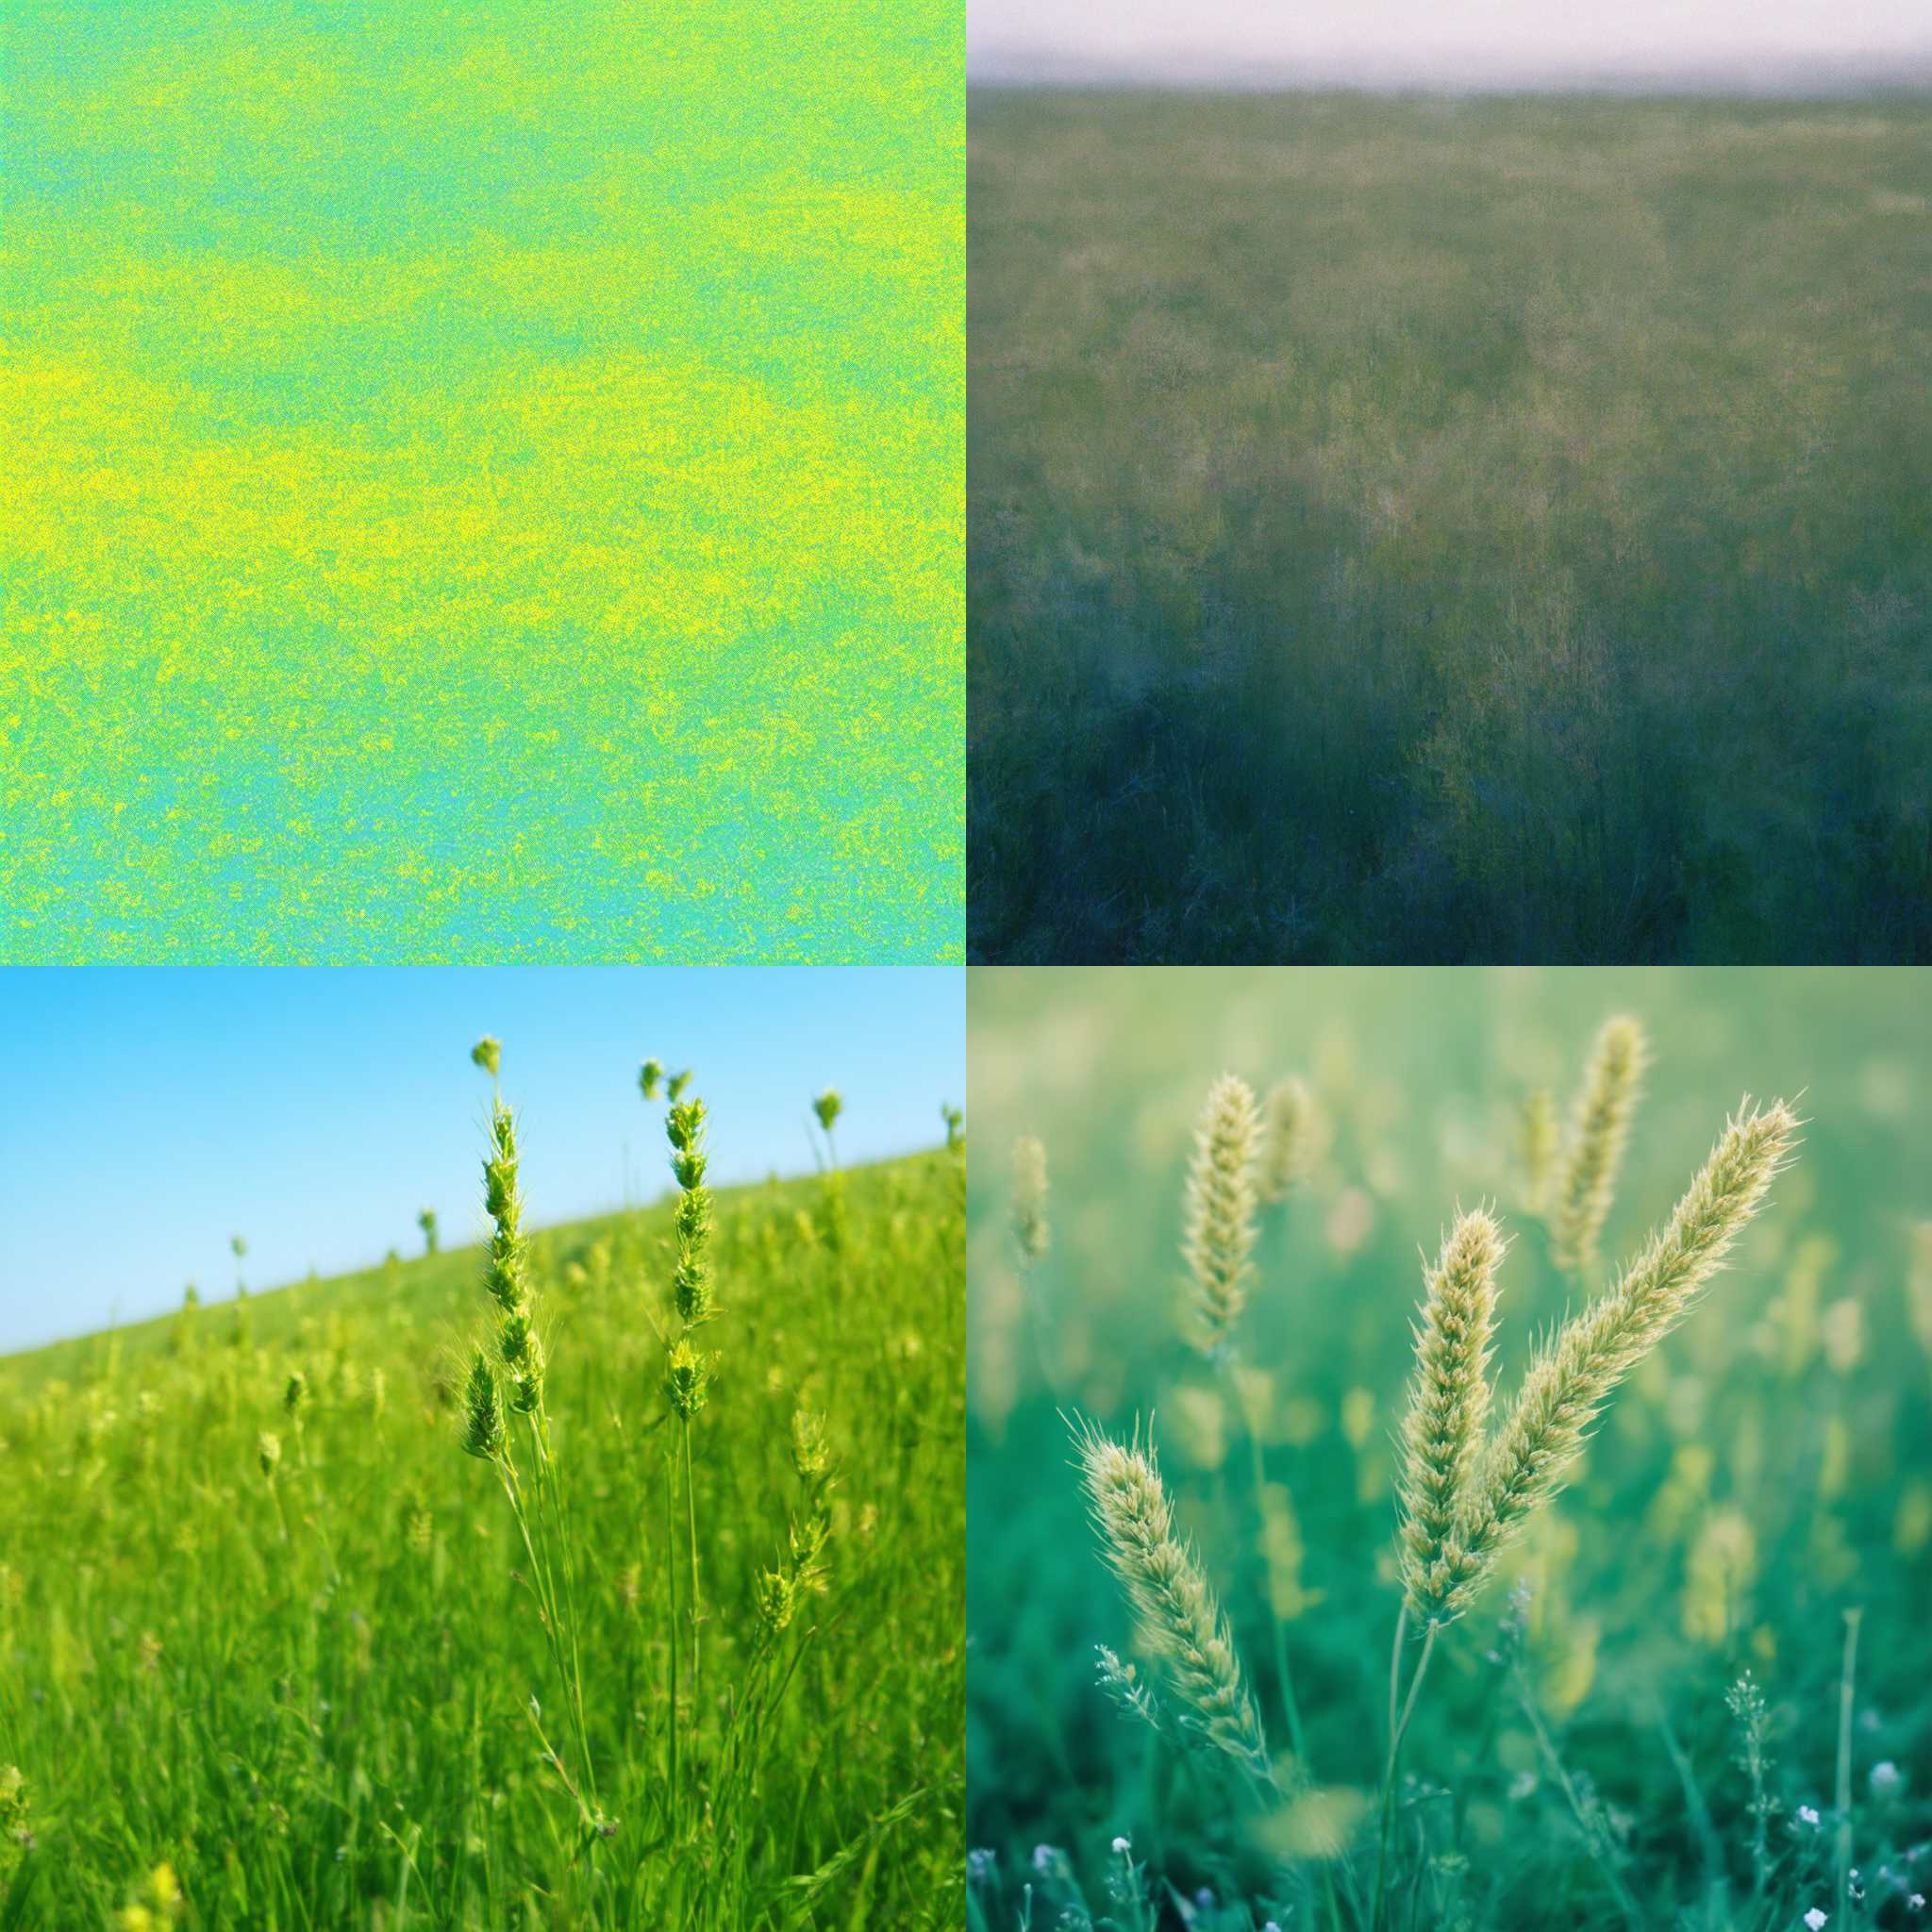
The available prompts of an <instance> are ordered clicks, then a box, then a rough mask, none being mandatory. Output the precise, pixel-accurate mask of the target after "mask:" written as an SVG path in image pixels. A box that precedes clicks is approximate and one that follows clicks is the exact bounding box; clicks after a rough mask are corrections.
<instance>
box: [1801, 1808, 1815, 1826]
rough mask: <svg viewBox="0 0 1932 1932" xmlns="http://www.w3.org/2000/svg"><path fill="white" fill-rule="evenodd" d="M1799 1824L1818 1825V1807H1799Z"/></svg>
mask: <svg viewBox="0 0 1932 1932" xmlns="http://www.w3.org/2000/svg"><path fill="white" fill-rule="evenodd" d="M1798 1823H1799V1824H1817V1823H1818V1810H1817V1807H1815V1806H1812V1805H1800V1806H1799V1807H1798Z"/></svg>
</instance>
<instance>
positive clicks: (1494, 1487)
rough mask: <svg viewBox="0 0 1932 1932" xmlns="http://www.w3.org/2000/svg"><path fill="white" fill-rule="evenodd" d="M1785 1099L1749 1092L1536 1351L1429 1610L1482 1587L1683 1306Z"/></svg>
mask: <svg viewBox="0 0 1932 1932" xmlns="http://www.w3.org/2000/svg"><path fill="white" fill-rule="evenodd" d="M1798 1125H1799V1123H1798V1120H1797V1117H1796V1116H1795V1115H1794V1114H1793V1113H1792V1112H1791V1110H1790V1108H1789V1107H1787V1106H1786V1105H1785V1103H1784V1102H1783V1101H1776V1102H1774V1103H1773V1104H1772V1105H1771V1106H1770V1107H1768V1108H1763V1109H1762V1110H1757V1109H1753V1108H1751V1107H1750V1105H1749V1103H1748V1102H1747V1103H1746V1104H1745V1106H1744V1108H1741V1109H1740V1111H1739V1113H1738V1114H1737V1115H1736V1117H1735V1118H1733V1119H1732V1120H1731V1121H1730V1122H1729V1123H1728V1124H1726V1126H1725V1128H1724V1134H1723V1136H1722V1137H1721V1138H1720V1140H1719V1141H1718V1143H1717V1145H1716V1146H1715V1147H1714V1148H1713V1149H1712V1150H1711V1154H1710V1158H1709V1159H1708V1160H1707V1161H1706V1162H1705V1164H1704V1167H1703V1170H1702V1171H1701V1172H1700V1173H1699V1174H1698V1175H1697V1178H1696V1179H1695V1180H1693V1181H1692V1182H1691V1188H1690V1191H1689V1192H1687V1193H1686V1194H1685V1196H1684V1198H1683V1199H1682V1200H1681V1201H1679V1202H1678V1203H1677V1207H1676V1211H1675V1212H1674V1214H1673V1215H1672V1216H1671V1219H1670V1221H1669V1223H1668V1224H1666V1225H1665V1226H1664V1227H1663V1228H1662V1229H1660V1230H1659V1231H1658V1232H1657V1233H1655V1234H1653V1235H1652V1236H1651V1238H1650V1241H1649V1243H1648V1245H1647V1246H1646V1247H1645V1248H1644V1251H1643V1253H1642V1254H1641V1255H1640V1256H1639V1257H1638V1258H1637V1259H1636V1260H1635V1261H1634V1262H1633V1263H1632V1264H1631V1265H1630V1266H1629V1267H1628V1268H1627V1269H1626V1270H1625V1271H1624V1274H1623V1276H1622V1277H1621V1278H1620V1279H1619V1281H1618V1282H1617V1284H1616V1286H1615V1287H1614V1288H1612V1289H1610V1290H1608V1291H1607V1292H1606V1293H1604V1294H1602V1295H1600V1296H1598V1298H1597V1299H1596V1300H1595V1301H1594V1302H1592V1303H1591V1306H1590V1307H1587V1308H1586V1309H1584V1310H1583V1312H1582V1313H1581V1314H1578V1315H1575V1316H1573V1317H1572V1318H1571V1320H1570V1321H1569V1322H1568V1323H1566V1324H1564V1326H1563V1328H1562V1329H1561V1330H1560V1332H1559V1333H1558V1334H1557V1337H1556V1340H1555V1341H1553V1342H1552V1343H1551V1344H1549V1345H1548V1346H1547V1347H1545V1348H1544V1349H1542V1350H1541V1351H1540V1353H1539V1354H1538V1356H1537V1358H1536V1359H1535V1361H1534V1362H1532V1363H1531V1365H1530V1367H1529V1369H1528V1371H1527V1372H1526V1373H1525V1374H1524V1378H1523V1386H1522V1388H1521V1390H1520V1391H1518V1393H1517V1396H1516V1400H1515V1402H1514V1403H1513V1404H1512V1405H1511V1407H1510V1409H1509V1412H1508V1414H1507V1416H1506V1417H1505V1418H1504V1420H1503V1422H1502V1424H1501V1426H1500V1427H1499V1429H1498V1431H1497V1434H1496V1437H1495V1440H1494V1441H1492V1442H1491V1446H1490V1449H1489V1452H1488V1454H1487V1455H1486V1456H1485V1457H1484V1461H1483V1470H1482V1478H1481V1482H1480V1485H1479V1493H1478V1494H1476V1495H1475V1496H1474V1497H1473V1498H1472V1501H1471V1507H1470V1508H1469V1510H1468V1512H1467V1514H1466V1515H1465V1516H1464V1517H1463V1519H1462V1520H1461V1521H1459V1522H1458V1524H1457V1529H1456V1533H1455V1536H1454V1538H1453V1539H1452V1541H1451V1545H1450V1546H1449V1547H1448V1548H1446V1549H1445V1552H1444V1558H1445V1561H1444V1568H1443V1573H1442V1582H1441V1589H1440V1591H1438V1592H1437V1594H1438V1596H1439V1598H1440V1603H1439V1607H1437V1609H1436V1611H1435V1614H1437V1615H1439V1616H1443V1615H1449V1616H1453V1615H1454V1614H1455V1613H1456V1612H1457V1610H1460V1609H1462V1608H1464V1607H1467V1605H1468V1603H1469V1601H1470V1599H1471V1598H1472V1597H1474V1594H1475V1592H1476V1591H1477V1590H1478V1589H1479V1588H1480V1587H1481V1585H1482V1582H1483V1579H1484V1578H1485V1576H1486V1575H1487V1574H1488V1573H1489V1569H1490V1566H1491V1564H1492V1563H1493V1562H1494V1560H1495V1557H1496V1554H1497V1552H1498V1551H1499V1550H1500V1549H1502V1548H1503V1546H1504V1545H1505V1544H1506V1543H1507V1541H1509V1539H1510V1538H1511V1537H1512V1536H1513V1535H1514V1534H1515V1533H1516V1532H1517V1530H1519V1529H1520V1528H1521V1527H1522V1525H1523V1524H1524V1522H1525V1521H1526V1520H1527V1519H1528V1518H1529V1517H1530V1516H1531V1515H1532V1514H1534V1513H1535V1511H1536V1510H1537V1509H1539V1508H1541V1507H1542V1505H1543V1504H1545V1503H1547V1502H1548V1501H1549V1500H1550V1499H1551V1498H1552V1497H1553V1496H1555V1495H1556V1494H1557V1491H1560V1490H1561V1489H1562V1487H1563V1485H1564V1483H1565V1482H1566V1481H1567V1480H1568V1478H1569V1474H1570V1471H1571V1468H1572V1467H1573V1465H1574V1463H1575V1460H1576V1458H1577V1457H1578V1456H1579V1455H1580V1454H1581V1453H1582V1450H1583V1446H1584V1443H1585V1441H1586V1440H1587V1438H1588V1436H1589V1432H1590V1426H1591V1424H1592V1423H1593V1422H1594V1421H1595V1420H1596V1417H1597V1415H1598V1413H1599V1412H1600V1411H1601V1409H1602V1407H1603V1405H1604V1403H1605V1402H1606V1401H1607V1399H1608V1397H1609V1394H1610V1392H1611V1391H1612V1390H1614V1389H1615V1388H1616V1386H1617V1384H1618V1383H1619V1382H1621V1381H1622V1380H1623V1379H1624V1376H1625V1375H1626V1374H1629V1372H1630V1370H1631V1369H1632V1368H1633V1367H1634V1366H1635V1365H1636V1363H1637V1362H1638V1361H1639V1360H1641V1358H1642V1357H1644V1356H1646V1355H1648V1354H1649V1353H1650V1351H1651V1350H1652V1349H1654V1348H1655V1347H1656V1346H1657V1343H1658V1342H1660V1341H1662V1340H1663V1339H1664V1337H1665V1336H1666V1335H1668V1334H1669V1333H1670V1332H1671V1330H1672V1329H1673V1328H1674V1327H1675V1326H1676V1325H1677V1324H1678V1323H1679V1322H1680V1321H1682V1320H1683V1318H1684V1316H1685V1315H1686V1313H1688V1312H1689V1310H1690V1307H1691V1304H1692V1302H1693V1301H1694V1300H1695V1299H1696V1296H1697V1293H1698V1291H1699V1290H1700V1289H1702V1288H1703V1287H1704V1286H1705V1284H1706V1283H1707V1282H1708V1281H1709V1280H1710V1278H1711V1276H1712V1275H1714V1274H1716V1273H1717V1271H1718V1270H1719V1269H1720V1268H1721V1267H1722V1266H1723V1265H1724V1257H1726V1255H1728V1254H1729V1252H1730V1248H1731V1244H1732V1242H1733V1241H1736V1240H1737V1238H1738V1235H1739V1233H1740V1231H1741V1230H1742V1229H1743V1227H1744V1225H1745V1224H1746V1223H1748V1222H1749V1221H1750V1220H1751V1218H1752V1216H1753V1215H1754V1214H1756V1213H1757V1209H1758V1208H1759V1207H1760V1206H1761V1205H1762V1203H1763V1200H1764V1196H1765V1192H1766V1191H1767V1190H1768V1189H1769V1188H1770V1186H1771V1184H1772V1182H1773V1181H1774V1179H1775V1178H1776V1177H1777V1175H1778V1174H1780V1173H1782V1172H1783V1169H1784V1166H1785V1162H1786V1157H1787V1156H1788V1155H1789V1154H1790V1152H1791V1150H1792V1148H1793V1146H1794V1145H1795V1144H1796V1139H1797V1131H1798Z"/></svg>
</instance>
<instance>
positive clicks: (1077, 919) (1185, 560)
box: [968, 91, 1932, 963]
mask: <svg viewBox="0 0 1932 1932" xmlns="http://www.w3.org/2000/svg"><path fill="white" fill-rule="evenodd" d="M969 170H970V196H969V224H970V226H969V238H968V248H969V258H970V263H971V287H970V315H969V331H968V332H969V356H970V381H971V409H970V415H971V422H970V427H969V444H968V447H969V458H968V463H969V508H968V523H969V540H968V610H969V643H968V651H969V684H970V691H971V708H970V745H969V774H970V776H969V844H970V850H971V858H970V872H971V887H972V892H971V922H972V926H971V933H970V944H971V947H972V952H973V957H974V958H982V959H988V960H994V961H1009V962H1016V963H1026V962H1054V961H1065V962H1072V963H1084V962H1121V961H1125V962H1132V961H1150V962H1158V961H1173V962H1190V961H1198V960H1207V961H1229V962H1241V961H1252V962H1269V961H1279V962H1292V963H1306V962H1317V963H1319V962H1324V961H1327V962H1335V963H1357V962H1395V963H1400V962H1413V963H1434V962H1446V963H1455V962H1459V961H1485V960H1516V961H1524V962H1546V963H1588V962H1591V961H1601V960H1609V961H1627V962H1633V963H1636V962H1642V963H1649V962H1673V961H1677V962H1686V963H1696V962H1719V963H1722V962H1725V961H1733V960H1736V961H1765V962H1769V963H1776V962H1781V961H1786V960H1809V961H1848V962H1853V961H1855V962H1882V961H1893V962H1897V961H1909V960H1924V959H1925V958H1932V913H1928V908H1932V796H1928V792H1927V786H1926V777H1925V760H1924V746H1925V744H1926V742H1927V740H1928V735H1932V632H1928V627H1927V626H1928V618H1927V610H1928V591H1932V523H1928V511H1927V505H1928V503H1932V455H1928V452H1932V390H1928V388H1927V385H1926V383H1925V382H1924V369H1925V367H1926V366H1927V364H1928V361H1932V274H1928V267H1927V262H1928V257H1927V249H1926V232H1927V229H1926V224H1927V219H1928V209H1932V200H1928V194H1927V184H1928V181H1932V104H1928V102H1927V100H1926V98H1925V97H1924V96H1923V95H1911V94H1900V95H1897V96H1874V97H1872V98H1863V99H1842V100H1822V99H1807V100H1742V99H1738V100H1728V99H1719V98H1708V99H1707V98H1668V99H1633V98H1615V97H1588V96H1576V97H1560V96H1549V97H1541V98H1509V99H1484V100H1465V101H1457V100H1435V99H1425V98H1401V99H1398V98H1375V97H1371V96H1366V95H1348V94H1316V95H1270V94H1252V95H1243V96H1223V97H1217V96H1213V95H1205V94H1198V93H1178V92H1176V93H1171V94H1159V93H1125V92H1096V91H1086V92H1052V91H1040V92H1031V91H1013V92H978V93H976V94H975V96H974V99H973V101H972V103H971V107H970V113H969Z"/></svg>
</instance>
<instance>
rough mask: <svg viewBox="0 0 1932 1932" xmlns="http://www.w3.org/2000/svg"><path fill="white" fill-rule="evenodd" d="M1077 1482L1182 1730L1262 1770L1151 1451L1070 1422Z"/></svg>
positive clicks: (1234, 1660)
mask: <svg viewBox="0 0 1932 1932" xmlns="http://www.w3.org/2000/svg"><path fill="white" fill-rule="evenodd" d="M1074 1453H1075V1456H1076V1457H1077V1465H1076V1466H1077V1467H1078V1469H1079V1471H1080V1479H1081V1485H1082V1487H1083V1488H1084V1489H1085V1491H1086V1492H1087V1503H1088V1508H1089V1511H1090V1513H1091V1517H1092V1521H1093V1528H1094V1532H1095V1534H1096V1535H1097V1536H1098V1537H1099V1539H1100V1546H1101V1554H1102V1556H1103V1557H1104V1558H1105V1560H1106V1562H1107V1566H1108V1569H1109V1570H1111V1571H1112V1572H1113V1574H1114V1575H1115V1577H1116V1578H1117V1579H1118V1580H1119V1582H1120V1585H1121V1589H1122V1591H1124V1594H1125V1596H1126V1599H1127V1605H1128V1607H1129V1608H1130V1609H1131V1610H1132V1611H1133V1613H1134V1617H1135V1620H1136V1622H1137V1624H1139V1626H1140V1632H1141V1642H1142V1644H1143V1645H1144V1647H1145V1648H1146V1649H1147V1650H1148V1651H1150V1652H1151V1653H1152V1654H1153V1655H1154V1656H1155V1657H1158V1659H1159V1660H1160V1663H1161V1666H1162V1669H1163V1670H1164V1671H1165V1673H1166V1675H1167V1678H1168V1682H1169V1684H1170V1685H1171V1687H1172V1689H1173V1691H1174V1698H1175V1700H1176V1702H1177V1703H1178V1704H1179V1705H1180V1706H1181V1716H1180V1722H1181V1724H1182V1727H1183V1728H1184V1729H1185V1730H1186V1731H1187V1732H1188V1733H1189V1735H1190V1736H1191V1737H1193V1738H1194V1739H1196V1740H1199V1741H1201V1742H1203V1743H1207V1744H1210V1745H1212V1746H1213V1747H1214V1748H1215V1749H1216V1750H1220V1751H1224V1752H1226V1753H1227V1754H1228V1756H1229V1757H1234V1758H1236V1759H1238V1760H1239V1761H1240V1762H1241V1764H1243V1765H1244V1766H1245V1767H1246V1768H1247V1769H1248V1770H1250V1771H1252V1772H1255V1773H1256V1774H1263V1775H1265V1774H1266V1772H1267V1766H1268V1752H1267V1746H1266V1744H1265V1742H1264V1741H1263V1739H1262V1736H1261V1724H1260V1720H1259V1718H1258V1717H1257V1715H1256V1712H1255V1706H1254V1700H1253V1699H1252V1698H1251V1697H1250V1696H1249V1694H1248V1690H1247V1685H1246V1683H1245V1681H1244V1680H1243V1677H1242V1674H1241V1661H1240V1659H1239V1658H1238V1657H1236V1655H1235V1649H1234V1641H1233V1640H1232V1638H1231V1637H1230V1636H1229V1635H1228V1629H1227V1620H1226V1618H1225V1617H1224V1615H1223V1614H1222V1610H1221V1605H1220V1603H1219V1601H1218V1599H1217V1598H1216V1597H1215V1594H1214V1591H1213V1589H1212V1587H1211V1586H1210V1585H1209V1583H1208V1578H1207V1575H1206V1574H1205V1573H1204V1572H1203V1570H1202V1568H1201V1564H1200V1560H1199V1558H1198V1557H1196V1556H1195V1555H1194V1552H1193V1550H1192V1548H1191V1546H1190V1545H1189V1543H1188V1542H1187V1541H1186V1540H1185V1539H1184V1538H1183V1537H1180V1536H1178V1535H1176V1534H1175V1531H1174V1511H1173V1509H1172V1507H1170V1505H1169V1503H1168V1500H1167V1491H1166V1490H1165V1489H1164V1488H1163V1486H1162V1484H1161V1480H1160V1470H1159V1468H1158V1464H1157V1463H1156V1461H1155V1457H1154V1447H1153V1444H1152V1442H1151V1441H1150V1442H1148V1443H1147V1445H1146V1446H1145V1447H1142V1445H1141V1437H1140V1431H1139V1430H1138V1429H1136V1431H1135V1433H1134V1435H1133V1437H1132V1438H1131V1439H1130V1440H1129V1441H1125V1442H1118V1441H1114V1440H1113V1438H1112V1437H1110V1436H1108V1434H1107V1433H1106V1432H1105V1431H1104V1430H1102V1429H1100V1428H1098V1427H1097V1426H1095V1425H1094V1424H1091V1423H1088V1422H1081V1423H1077V1424H1074Z"/></svg>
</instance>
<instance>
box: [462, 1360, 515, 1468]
mask: <svg viewBox="0 0 1932 1932" xmlns="http://www.w3.org/2000/svg"><path fill="white" fill-rule="evenodd" d="M505 1441H506V1436H505V1432H504V1424H503V1403H502V1399H501V1398H500V1397H499V1395H498V1393H497V1389H496V1377H495V1375H494V1374H491V1369H490V1362H489V1359H488V1357H486V1356H485V1355H484V1353H483V1351H482V1350H481V1349H480V1348H479V1349H478V1350H477V1351H476V1353H475V1356H473V1357H471V1361H470V1375H469V1380H468V1381H467V1382H465V1383H464V1385H463V1447H464V1448H465V1449H467V1450H468V1451H469V1452H470V1454H471V1455H472V1456H480V1457H484V1459H485V1460H490V1459H491V1458H493V1457H498V1456H501V1455H502V1454H503V1450H504V1444H505Z"/></svg>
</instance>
